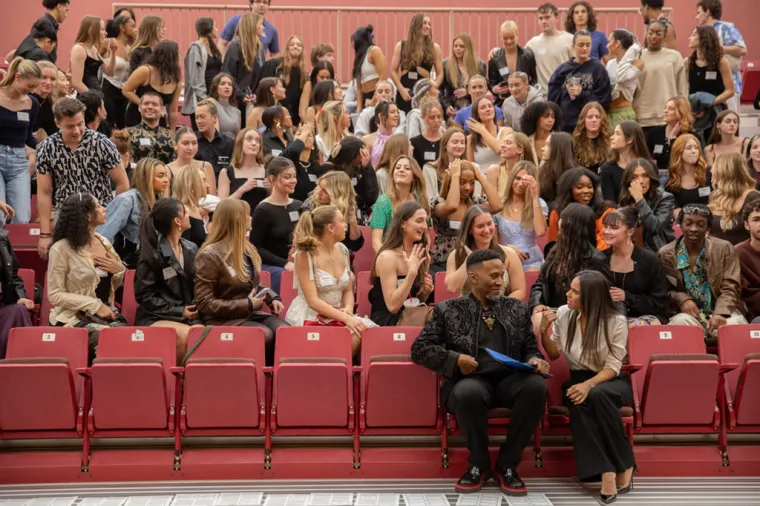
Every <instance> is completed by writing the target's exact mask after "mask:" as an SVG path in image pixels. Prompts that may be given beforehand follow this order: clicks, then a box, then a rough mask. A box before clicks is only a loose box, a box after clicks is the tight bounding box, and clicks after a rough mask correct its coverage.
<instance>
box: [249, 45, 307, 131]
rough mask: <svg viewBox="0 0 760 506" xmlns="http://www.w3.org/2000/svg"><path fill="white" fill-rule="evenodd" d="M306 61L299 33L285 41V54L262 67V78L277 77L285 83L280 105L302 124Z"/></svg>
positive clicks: (296, 123) (297, 123)
mask: <svg viewBox="0 0 760 506" xmlns="http://www.w3.org/2000/svg"><path fill="white" fill-rule="evenodd" d="M305 61H306V55H305V50H304V45H303V39H302V38H301V37H299V36H298V35H291V36H290V38H289V39H288V41H287V42H286V43H285V52H284V54H283V56H279V57H277V58H270V59H269V60H267V62H266V63H265V64H264V68H263V69H261V77H262V78H265V77H277V78H279V79H281V80H282V82H283V84H284V85H285V98H284V99H283V100H281V101H280V105H282V106H283V107H285V108H286V109H287V110H288V111H289V112H290V116H291V117H292V118H293V124H294V125H300V124H301V114H300V111H299V109H300V107H299V105H300V103H301V97H302V96H303V93H304V88H305V86H306V82H307V78H308V77H309V76H308V74H307V73H306V64H305Z"/></svg>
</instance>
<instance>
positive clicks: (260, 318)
mask: <svg viewBox="0 0 760 506" xmlns="http://www.w3.org/2000/svg"><path fill="white" fill-rule="evenodd" d="M252 320H255V321H252ZM240 326H241V327H255V328H257V329H261V330H262V331H263V332H264V348H265V352H266V365H267V366H269V367H271V366H272V365H274V338H275V335H277V329H279V328H280V327H289V326H290V325H288V323H287V322H286V321H285V320H282V319H280V318H277V317H276V316H274V315H268V314H266V313H256V314H255V315H254V316H252V317H249V319H248V320H247V321H244V322H243V323H241V324H240Z"/></svg>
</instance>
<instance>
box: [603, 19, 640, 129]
mask: <svg viewBox="0 0 760 506" xmlns="http://www.w3.org/2000/svg"><path fill="white" fill-rule="evenodd" d="M607 50H608V51H609V52H610V56H611V58H610V59H609V61H608V62H607V74H608V75H609V76H610V85H611V86H612V102H610V106H609V114H608V118H609V120H610V128H615V126H617V125H618V124H619V123H622V122H623V121H636V111H634V109H633V95H634V93H635V91H636V86H637V85H638V82H639V72H641V71H642V70H643V69H644V61H643V60H642V59H641V46H640V45H639V44H638V42H636V40H635V38H634V35H633V34H632V33H631V32H629V31H628V30H624V29H622V28H619V29H617V30H614V31H613V32H612V33H611V34H610V42H609V44H607Z"/></svg>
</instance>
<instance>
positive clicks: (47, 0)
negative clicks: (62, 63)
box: [5, 0, 69, 63]
mask: <svg viewBox="0 0 760 506" xmlns="http://www.w3.org/2000/svg"><path fill="white" fill-rule="evenodd" d="M42 6H43V7H44V8H45V14H44V15H43V16H42V17H41V18H40V19H38V20H37V21H47V22H48V23H50V24H51V25H52V27H53V29H55V31H56V34H57V33H58V30H59V29H60V25H61V23H63V22H64V21H66V18H67V17H68V16H69V0H42ZM35 24H36V22H35ZM36 45H37V44H36V43H35V42H34V37H32V34H31V33H30V34H29V35H27V36H26V37H25V38H24V40H22V41H21V44H20V45H19V46H18V49H16V51H14V53H15V54H23V53H25V52H26V51H28V50H29V49H31V48H33V47H34V46H36ZM15 54H9V55H7V56H6V57H5V59H6V60H8V61H11V60H12V59H13V57H14V56H15ZM57 60H58V46H57V45H56V47H54V48H53V50H52V51H51V53H50V61H51V62H53V63H55V62H56V61H57Z"/></svg>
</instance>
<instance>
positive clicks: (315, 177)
mask: <svg viewBox="0 0 760 506" xmlns="http://www.w3.org/2000/svg"><path fill="white" fill-rule="evenodd" d="M309 181H311V182H312V183H316V182H317V175H316V174H309Z"/></svg>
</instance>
